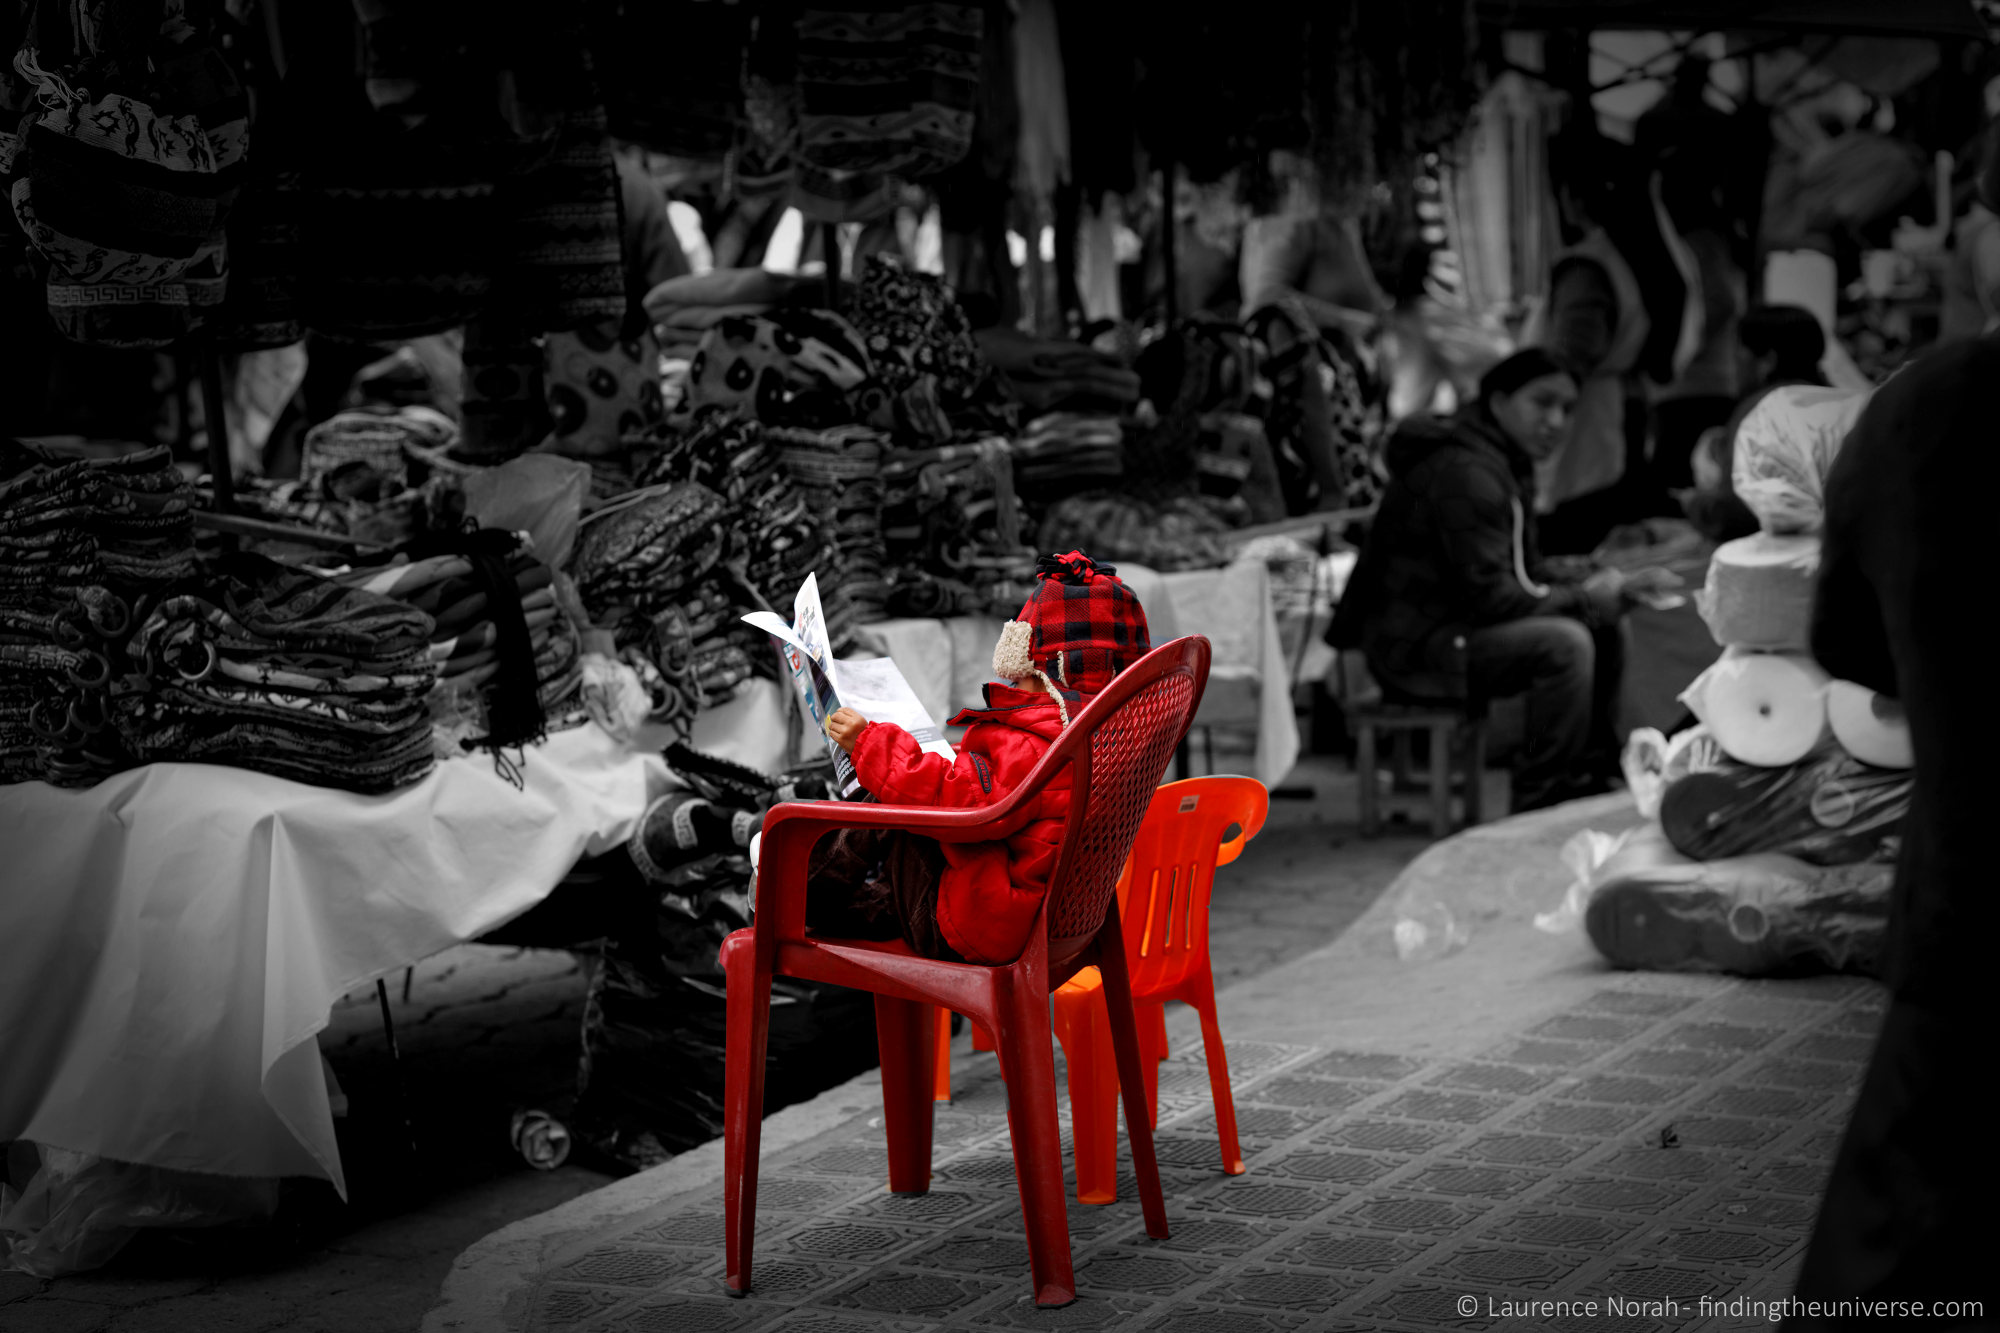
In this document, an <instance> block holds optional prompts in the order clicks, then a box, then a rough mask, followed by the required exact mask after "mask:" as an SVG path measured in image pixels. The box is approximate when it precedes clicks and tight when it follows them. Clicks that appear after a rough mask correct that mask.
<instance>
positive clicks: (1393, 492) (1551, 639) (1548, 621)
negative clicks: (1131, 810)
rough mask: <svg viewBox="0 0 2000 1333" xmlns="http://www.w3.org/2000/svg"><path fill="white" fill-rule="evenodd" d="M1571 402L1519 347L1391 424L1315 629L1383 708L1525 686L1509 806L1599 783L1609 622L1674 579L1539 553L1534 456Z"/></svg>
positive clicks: (1607, 757)
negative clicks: (1374, 689) (1380, 487)
mask: <svg viewBox="0 0 2000 1333" xmlns="http://www.w3.org/2000/svg"><path fill="white" fill-rule="evenodd" d="M1576 399H1577V380H1576V376H1575V375H1574V374H1572V373H1571V372H1570V371H1569V370H1568V369H1567V368H1566V367H1565V366H1564V365H1563V363H1562V362H1560V361H1559V360H1557V359H1556V358H1555V356H1554V355H1553V354H1551V353H1550V352H1548V351H1545V350H1543V349H1541V348H1530V349H1529V350H1527V351H1524V352H1519V353H1517V354H1515V355H1514V356H1511V357H1509V358H1508V359H1507V360H1505V361H1502V362H1501V363H1500V364H1499V365H1497V366H1495V367H1494V368H1493V369H1492V370H1489V371H1488V372H1487V373H1486V375H1485V377H1484V378H1483V379H1481V380H1480V382H1479V397H1478V399H1477V401H1475V402H1474V403H1473V404H1472V405H1471V406H1469V407H1467V408H1466V409H1464V410H1463V411H1461V412H1459V413H1458V414H1457V415H1455V416H1452V417H1450V418H1448V419H1444V420H1439V419H1436V418H1431V417H1413V418H1411V419H1409V420H1408V421H1406V422H1404V423H1403V424H1402V425H1401V426H1400V427H1398V428H1397V430H1396V433H1395V434H1394V435H1393V436H1392V437H1391V438H1390V441H1389V446H1388V464H1389V473H1390V481H1389V488H1388V490H1387V491H1386V492H1385V493H1384V495H1383V497H1382V503H1381V505H1380V507H1379V508H1378V509H1377V510H1376V513H1375V519H1374V523H1373V525H1372V526H1371V528H1370V530H1369V533H1368V537H1367V541H1366V543H1365V544H1364V545H1363V547H1362V551H1361V559H1360V562H1359V563H1358V564H1357V565H1356V566H1355V570H1354V574H1353V577H1352V578H1351V579H1350V580H1349V583H1348V590H1347V593H1346V595H1345V596H1344V597H1342V599H1341V602H1340V607H1339V609H1338V611H1337V612H1336V613H1335V615H1334V620H1333V625H1332V627H1331V628H1330V629H1329V630H1328V632H1327V641H1328V642H1329V643H1331V644H1332V645H1333V646H1334V647H1336V648H1340V649H1359V650H1360V651H1361V652H1362V653H1363V654H1364V655H1365V656H1366V658H1367V662H1368V666H1369V669H1370V671H1371V672H1373V674H1374V675H1375V677H1376V679H1377V680H1378V681H1380V682H1381V684H1382V686H1383V688H1384V691H1385V693H1386V694H1387V696H1388V697H1389V699H1390V701H1391V702H1412V703H1416V702H1439V701H1451V702H1467V701H1482V702H1483V701H1485V700H1489V699H1495V698H1501V697H1505V696H1508V695H1515V694H1524V695H1526V696H1527V727H1526V735H1525V737H1524V746H1523V750H1522V753H1521V756H1520V758H1519V760H1518V762H1517V763H1516V766H1515V772H1514V786H1513V809H1514V811H1516V812H1517V813H1518V812H1520V811H1524V810H1536V809H1541V808H1543V807H1545V806H1551V805H1556V804H1559V803H1561V802H1563V801H1566V800H1572V799H1574V798H1576V797H1579V796H1585V795H1591V794H1595V793H1597V792H1601V791H1604V790H1607V789H1608V786H1609V779H1610V777H1611V775H1612V774H1614V773H1615V772H1616V771H1617V748H1618V747H1617V739H1616V737H1615V735H1614V734H1613V729H1612V709H1613V705H1614V703H1615V701H1616V699H1617V693H1618V678H1619V672H1620V665H1621V660H1622V657H1623V653H1622V649H1621V640H1620V638H1619V620H1620V617H1621V616H1622V615H1623V614H1624V612H1625V611H1626V610H1627V609H1628V608H1629V607H1630V606H1632V605H1634V604H1636V603H1642V602H1645V601H1647V600H1649V599H1653V598H1657V597H1658V596H1660V595H1661V594H1662V592H1663V591H1664V590H1665V589H1666V588H1668V587H1670V586H1673V585H1675V584H1678V583H1679V582H1680V580H1679V578H1678V577H1677V576H1676V575H1674V574H1672V573H1669V572H1668V571H1666V570H1658V569H1649V570H1642V571H1639V572H1637V573H1633V574H1626V573H1623V572H1621V571H1618V570H1615V569H1604V570H1598V571H1596V572H1594V573H1589V574H1588V577H1580V576H1581V575H1582V574H1583V573H1584V572H1585V571H1584V569H1582V568H1579V564H1583V565H1587V563H1588V562H1587V561H1583V562H1577V561H1572V562H1570V563H1569V566H1568V567H1567V568H1565V569H1562V570H1558V569H1554V568H1552V567H1551V566H1550V565H1549V564H1545V563H1544V562H1543V560H1542V558H1541V554H1540V547H1539V543H1538V541H1537V539H1536V533H1535V525H1534V521H1533V519H1532V518H1531V515H1532V514H1533V512H1534V503H1535V464H1536V462H1537V461H1539V460H1541V459H1543V458H1547V457H1548V456H1549V455H1550V454H1552V453H1553V452H1554V451H1555V449H1556V448H1557V447H1558V446H1559V445H1560V444H1561V443H1562V439H1563V431H1564V428H1565V426H1566V425H1567V423H1568V420H1569V415H1570V412H1571V409H1572V408H1573V407H1574V406H1575V404H1576Z"/></svg>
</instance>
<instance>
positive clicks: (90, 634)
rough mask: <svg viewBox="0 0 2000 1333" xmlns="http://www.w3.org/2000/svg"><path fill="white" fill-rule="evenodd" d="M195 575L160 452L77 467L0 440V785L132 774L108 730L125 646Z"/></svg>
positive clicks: (186, 511)
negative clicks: (150, 611) (149, 614)
mask: <svg viewBox="0 0 2000 1333" xmlns="http://www.w3.org/2000/svg"><path fill="white" fill-rule="evenodd" d="M193 572H194V527H193V496H192V495H191V494H190V493H189V490H188V487H187V484H186V482H185V481H183V480H182V479H181V476H180V473H179V471H178V470H177V469H175V467H174V466H173V460H172V458H171V457H170V456H169V454H168V451H167V450H165V449H151V450H146V451H144V452H141V453H135V454H131V455H127V456H125V457H123V458H117V459H110V460H81V461H80V460H72V459H66V458H64V457H62V456H61V455H58V454H55V453H52V452H49V451H45V450H41V449H36V448H31V447H29V446H25V445H21V444H16V443H13V442H8V441H0V782H18V781H25V780H30V779H42V780H45V781H48V782H54V783H59V784H62V785H88V784H90V783H93V782H96V781H97V780H98V779H100V778H102V777H105V776H107V775H108V774H111V773H114V772H117V771H118V770H120V769H122V768H126V767H129V766H130V764H131V763H132V756H131V754H130V753H129V752H128V750H127V748H126V746H125V744H124V742H123V741H122V740H121V738H120V737H119V735H118V732H117V730H116V729H115V728H114V727H113V726H112V725H111V711H112V705H111V690H112V687H113V686H114V684H115V683H116V682H117V681H118V680H119V679H121V678H122V677H123V676H124V675H125V674H126V672H127V671H128V669H129V661H128V658H127V656H126V641H127V640H128V639H129V638H130V636H131V633H132V630H133V627H134V625H135V623H136V620H137V619H138V618H140V617H142V616H143V615H144V614H145V611H146V608H148V607H149V606H150V605H151V604H152V602H153V601H154V600H155V599H157V598H158V597H159V596H160V595H161V594H162V593H163V592H164V591H166V590H167V589H169V588H171V587H173V586H174V585H176V584H177V583H180V582H181V581H183V580H185V579H186V578H188V576H189V575H191V574H192V573H193Z"/></svg>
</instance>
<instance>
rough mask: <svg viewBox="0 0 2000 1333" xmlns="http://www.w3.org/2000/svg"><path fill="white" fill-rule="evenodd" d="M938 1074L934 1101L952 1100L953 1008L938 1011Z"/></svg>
mask: <svg viewBox="0 0 2000 1333" xmlns="http://www.w3.org/2000/svg"><path fill="white" fill-rule="evenodd" d="M935 1058H936V1060H937V1074H936V1080H937V1081H936V1082H934V1083H933V1084H932V1085H931V1100H932V1101H933V1102H948V1101H950V1100H951V1010H949V1009H940V1010H938V1011H937V1055H936V1057H935Z"/></svg>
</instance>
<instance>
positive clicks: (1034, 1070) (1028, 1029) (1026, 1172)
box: [994, 976, 1076, 1306]
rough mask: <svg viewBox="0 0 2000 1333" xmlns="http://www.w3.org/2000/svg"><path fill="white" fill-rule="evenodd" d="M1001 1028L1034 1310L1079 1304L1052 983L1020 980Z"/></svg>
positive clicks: (1007, 997)
mask: <svg viewBox="0 0 2000 1333" xmlns="http://www.w3.org/2000/svg"><path fill="white" fill-rule="evenodd" d="M1023 983H1025V984H1023ZM1036 992H1039V993H1036ZM999 1025H1000V1030H999V1031H998V1032H996V1033H995V1034H994V1035H995V1036H996V1037H997V1038H998V1039H999V1040H998V1043H997V1044H998V1046H999V1048H1000V1051H999V1055H1000V1069H1001V1074H1002V1076H1003V1077H1004V1078H1005V1079H1006V1081H1007V1130H1008V1133H1009V1135H1010V1136H1011V1138H1012V1140H1013V1145H1014V1177H1015V1179H1016V1180H1017V1181H1018V1182H1019V1183H1020V1187H1021V1218H1022V1221H1023V1222H1024V1223H1025V1225H1026V1229H1027V1236H1028V1269H1029V1273H1030V1275H1031V1277H1032V1279H1033V1281H1034V1286H1035V1304H1036V1305H1039V1306H1059V1305H1068V1304H1069V1303H1070V1302H1071V1301H1074V1300H1075V1299H1076V1271H1075V1269H1074V1267H1073V1266H1072V1260H1071V1257H1070V1244H1069V1210H1068V1209H1067V1208H1066V1207H1065V1206H1064V1203H1063V1179H1062V1131H1061V1129H1060V1127H1059V1126H1058V1125H1057V1123H1056V1062H1055V1053H1054V1049H1053V1047H1054V1040H1053V1035H1054V1034H1053V1033H1052V1032H1051V1031H1050V1022H1049V994H1048V983H1047V982H1046V981H1040V980H1039V979H1038V978H1036V977H1033V976H1025V977H1021V976H1017V977H1016V979H1015V982H1014V984H1012V985H1009V986H1007V987H1006V988H1005V993H1004V994H1003V996H1002V998H1001V1001H1000V1013H999Z"/></svg>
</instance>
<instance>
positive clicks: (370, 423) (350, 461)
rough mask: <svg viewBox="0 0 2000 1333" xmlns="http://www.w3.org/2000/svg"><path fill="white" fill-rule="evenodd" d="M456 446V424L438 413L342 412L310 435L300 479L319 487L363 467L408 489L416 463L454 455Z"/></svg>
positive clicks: (420, 408)
mask: <svg viewBox="0 0 2000 1333" xmlns="http://www.w3.org/2000/svg"><path fill="white" fill-rule="evenodd" d="M457 442H458V426H457V424H456V423H454V422H453V421H452V419H451V418H450V417H448V416H446V415H445V414H444V413H442V412H440V411H438V410H437V409H436V408H432V407H423V406H416V405H413V406H407V407H399V408H397V409H395V410H394V411H364V410H357V411H352V412H337V413H335V414H334V415H333V416H331V417H328V418H327V419H326V420H325V421H322V422H320V423H319V424H318V425H317V426H314V427H313V428H312V429H311V430H309V431H307V432H306V439H305V446H304V449H303V451H302V452H301V454H300V457H299V476H300V478H301V479H302V480H304V481H308V482H311V481H317V480H318V479H319V478H321V477H323V476H326V475H329V474H331V473H336V472H338V471H340V470H341V469H342V468H346V467H349V466H352V465H354V464H357V463H359V464H363V465H365V466H367V467H369V468H372V469H373V470H374V471H376V472H378V473H380V474H381V475H382V476H383V477H385V478H387V479H389V480H392V481H394V482H396V483H398V484H399V485H400V484H405V483H407V482H408V481H409V465H410V462H411V461H412V458H413V457H417V456H421V455H424V454H428V453H431V452H434V451H437V450H445V449H449V448H450V447H451V446H452V445H453V444H456V443H457Z"/></svg>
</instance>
